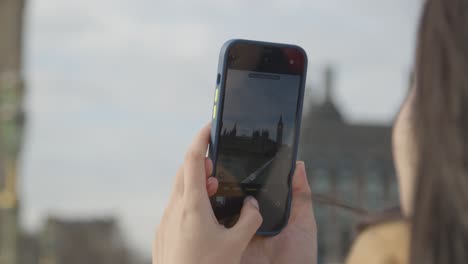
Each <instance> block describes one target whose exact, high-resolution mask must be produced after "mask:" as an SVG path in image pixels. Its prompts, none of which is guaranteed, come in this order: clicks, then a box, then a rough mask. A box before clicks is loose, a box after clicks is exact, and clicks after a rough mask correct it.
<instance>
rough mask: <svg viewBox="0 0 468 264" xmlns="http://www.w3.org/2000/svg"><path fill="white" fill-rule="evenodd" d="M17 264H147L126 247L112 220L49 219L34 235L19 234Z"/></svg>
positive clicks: (114, 221)
mask: <svg viewBox="0 0 468 264" xmlns="http://www.w3.org/2000/svg"><path fill="white" fill-rule="evenodd" d="M18 248H19V258H18V259H19V261H18V263H19V264H78V263H80V264H81V263H87V264H148V263H150V262H149V261H148V260H143V259H140V258H139V257H138V256H136V255H135V254H133V253H132V251H131V250H129V248H128V247H127V243H126V241H125V238H124V237H123V235H122V232H121V231H120V228H119V226H118V224H117V221H116V220H115V219H113V218H103V219H93V220H64V219H59V218H49V219H48V220H47V221H46V223H45V224H44V226H43V227H42V229H41V230H39V232H38V233H36V234H30V235H25V234H23V235H22V236H21V239H20V243H19V246H18Z"/></svg>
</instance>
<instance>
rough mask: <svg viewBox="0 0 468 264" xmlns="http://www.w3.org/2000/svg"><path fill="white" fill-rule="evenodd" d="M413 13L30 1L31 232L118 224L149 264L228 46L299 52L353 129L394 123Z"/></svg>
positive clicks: (297, 3)
mask: <svg viewBox="0 0 468 264" xmlns="http://www.w3.org/2000/svg"><path fill="white" fill-rule="evenodd" d="M419 3H420V0H387V1H376V0H353V1H347V0H320V1H318V0H288V1H275V0H273V1H271V0H270V1H261V0H258V1H246V0H236V1H234V0H231V1H220V0H200V1H192V2H189V1H178V0H176V1H174V0H173V1H164V2H161V1H158V0H156V1H154V0H153V1H149V0H140V1H131V0H101V1H94V0H80V1H63V0H46V1H38V0H36V1H34V0H31V1H28V6H27V17H26V36H25V37H26V39H25V44H26V45H25V56H26V57H25V77H26V81H27V88H28V93H27V105H26V107H27V110H28V122H29V123H28V131H27V138H26V145H25V151H24V156H23V165H22V178H21V186H20V189H21V192H22V212H21V214H22V218H23V222H24V224H25V225H26V226H27V227H28V228H29V229H32V230H33V229H35V228H37V227H39V226H40V225H41V224H42V222H43V221H44V217H45V216H47V215H48V214H53V215H60V216H66V217H70V218H74V217H80V218H83V217H94V216H97V217H99V216H106V215H115V216H116V217H118V218H119V220H120V223H121V226H122V227H123V230H124V232H125V234H126V236H127V237H128V239H129V241H130V242H131V243H132V245H133V246H134V247H136V248H138V249H139V250H141V251H142V252H144V253H146V254H148V255H149V252H150V246H151V243H150V242H151V239H152V237H153V233H154V229H155V226H156V225H157V223H158V219H159V218H160V216H161V213H162V211H163V208H164V205H165V202H166V201H167V196H168V194H169V191H170V186H171V182H172V178H173V175H174V173H175V171H176V168H177V167H178V166H179V165H180V164H181V161H182V157H183V153H184V151H185V149H186V147H187V146H188V144H189V142H190V141H191V139H192V137H193V135H194V134H195V133H196V131H198V129H199V128H200V127H201V126H202V125H203V124H204V123H206V122H208V121H209V120H210V116H211V107H212V100H213V98H212V97H213V90H214V85H215V77H216V67H217V60H218V53H219V49H220V47H221V46H222V44H223V42H224V41H226V40H227V39H230V38H247V39H257V40H266V41H274V42H286V43H293V44H298V45H301V46H302V47H304V48H305V50H306V51H307V52H308V55H309V61H310V67H309V80H308V81H309V84H311V83H313V84H317V83H319V81H320V79H321V76H320V73H321V70H322V67H323V66H324V65H326V64H329V63H332V64H333V65H335V66H336V69H337V71H338V76H337V78H338V79H337V87H336V89H335V91H334V94H335V100H336V102H338V103H339V105H340V107H341V109H342V110H343V112H344V114H345V116H346V118H347V119H348V120H350V121H351V122H361V123H362V122H380V123H389V122H391V121H392V119H393V117H394V115H395V113H396V111H397V109H398V107H399V105H400V103H401V101H402V99H403V98H404V95H405V91H406V89H407V81H408V75H409V72H410V69H411V67H412V54H413V49H414V39H415V37H414V35H415V30H416V24H417V19H418V17H419V14H418V12H419V5H420V4H419ZM308 94H309V98H308V100H310V97H314V96H317V97H318V96H319V95H320V92H319V89H318V88H317V87H316V88H315V92H313V93H311V92H310V90H309V91H308Z"/></svg>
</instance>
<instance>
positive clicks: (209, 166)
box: [205, 157, 213, 180]
mask: <svg viewBox="0 0 468 264" xmlns="http://www.w3.org/2000/svg"><path fill="white" fill-rule="evenodd" d="M212 174H213V162H212V161H211V159H210V158H208V157H206V158H205V176H206V179H207V180H208V178H210V177H211V176H213V175H212Z"/></svg>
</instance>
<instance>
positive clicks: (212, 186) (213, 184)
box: [206, 177, 219, 197]
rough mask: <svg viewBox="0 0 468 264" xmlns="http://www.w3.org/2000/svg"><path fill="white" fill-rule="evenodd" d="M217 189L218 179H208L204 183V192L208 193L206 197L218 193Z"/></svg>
mask: <svg viewBox="0 0 468 264" xmlns="http://www.w3.org/2000/svg"><path fill="white" fill-rule="evenodd" d="M218 187H219V183H218V179H216V178H215V177H209V178H208V180H207V181H206V190H207V191H208V196H209V197H211V196H213V195H215V193H216V192H217V191H218Z"/></svg>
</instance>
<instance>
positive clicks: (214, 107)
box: [213, 104, 218, 119]
mask: <svg viewBox="0 0 468 264" xmlns="http://www.w3.org/2000/svg"><path fill="white" fill-rule="evenodd" d="M217 110H218V107H217V106H216V104H215V105H213V119H216V111H217Z"/></svg>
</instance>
